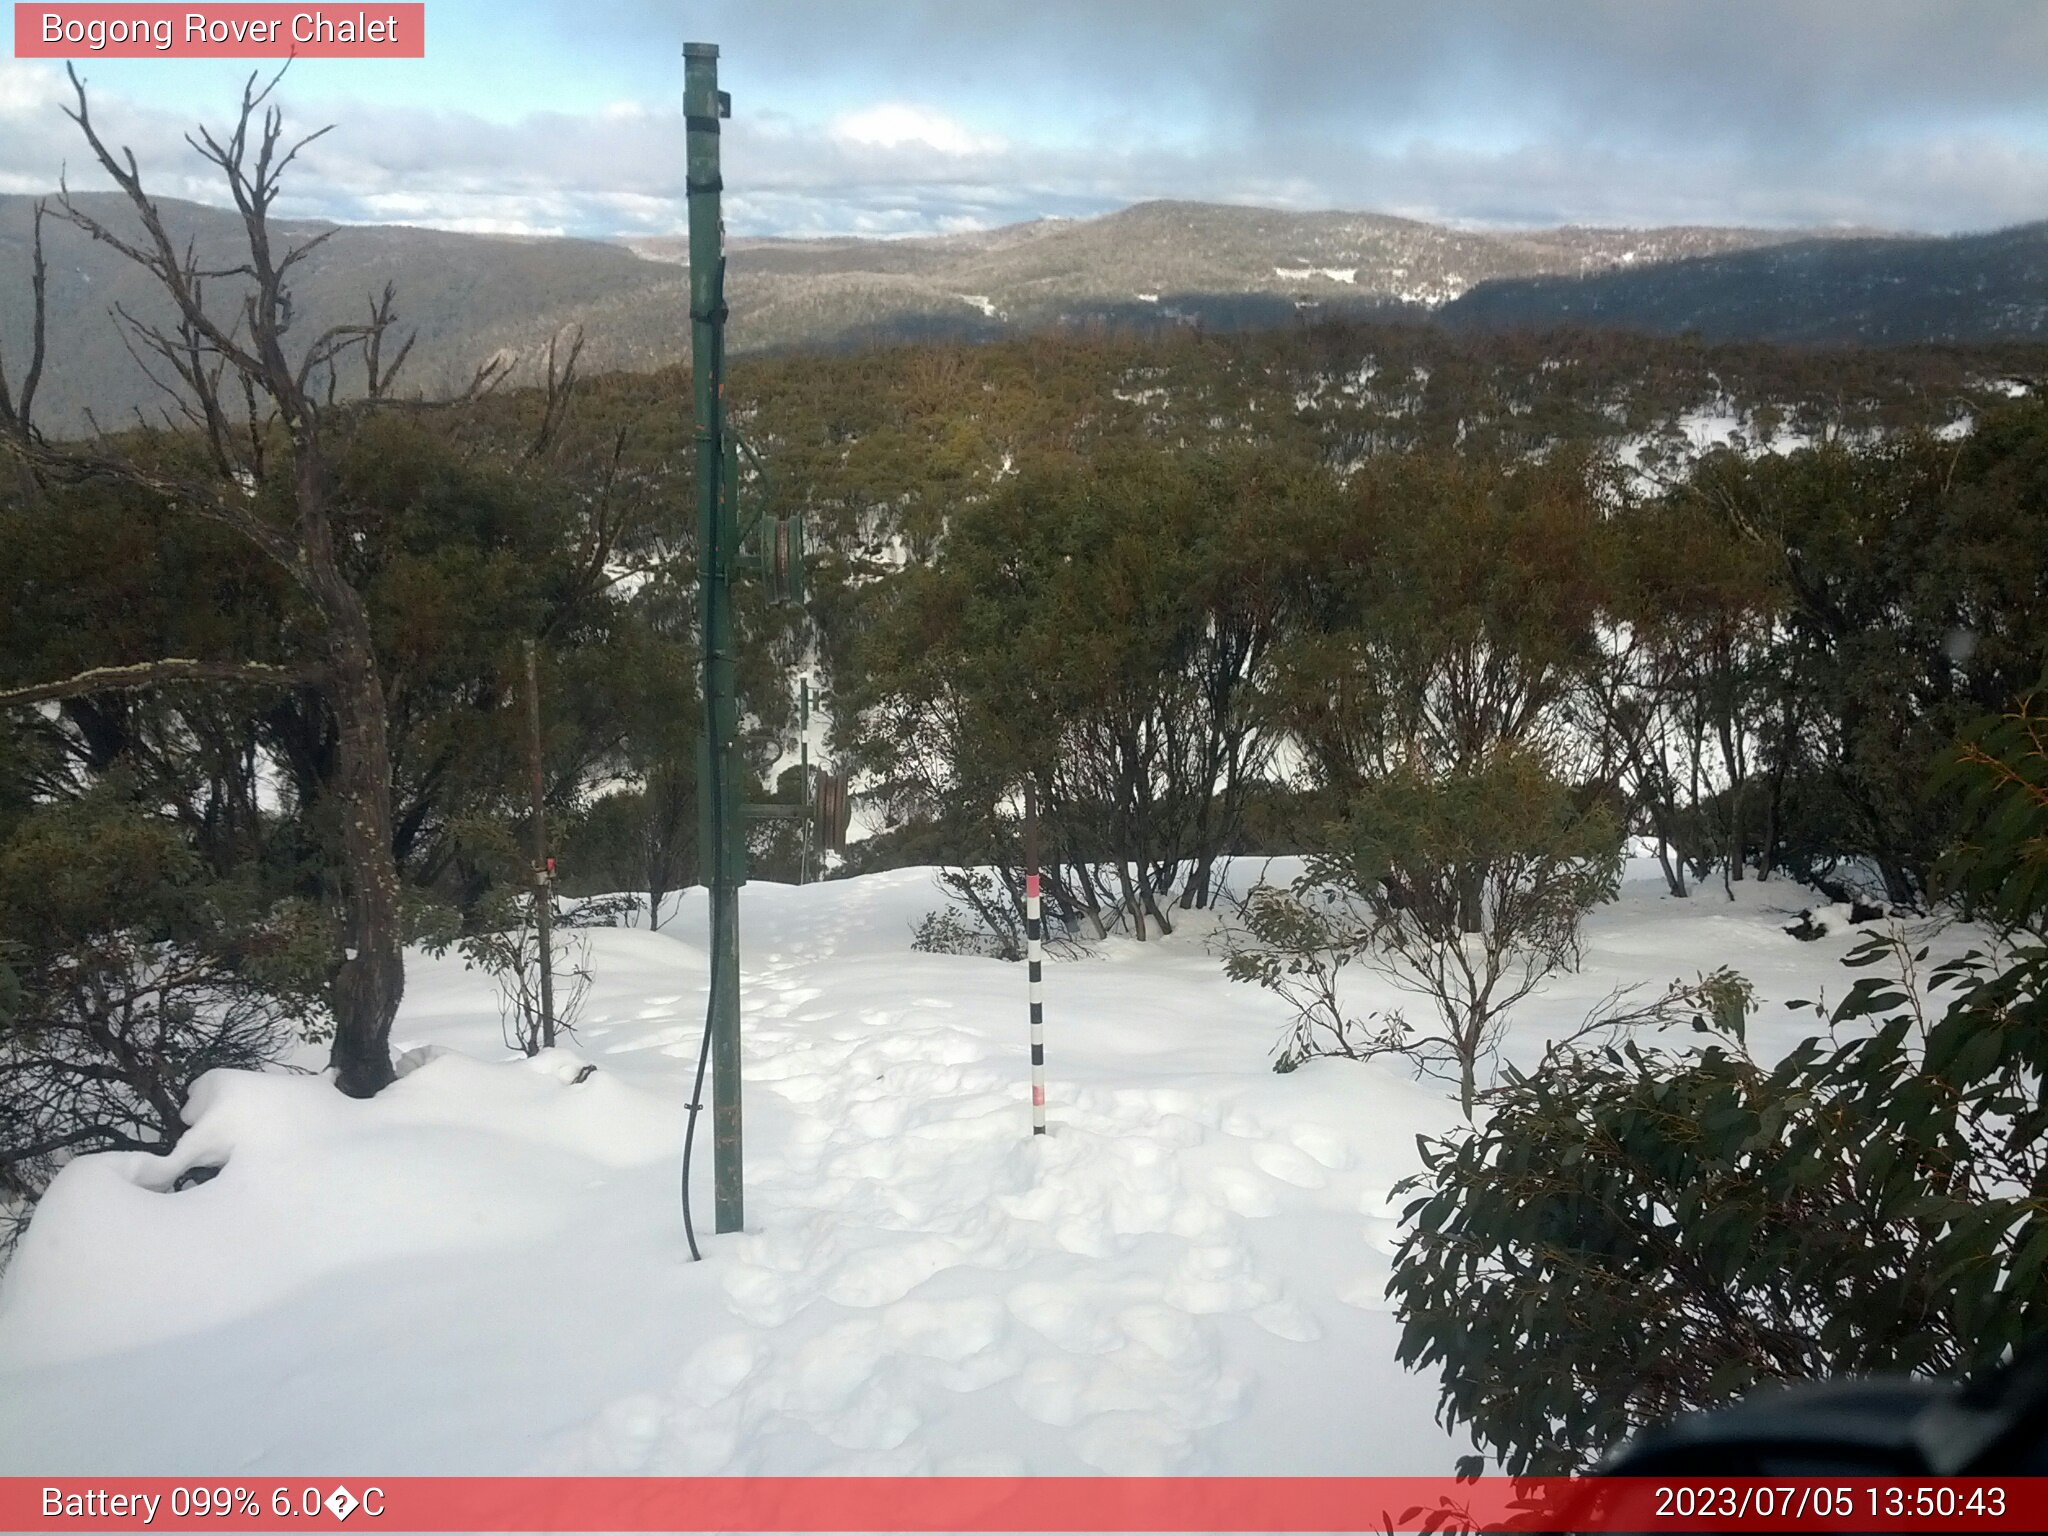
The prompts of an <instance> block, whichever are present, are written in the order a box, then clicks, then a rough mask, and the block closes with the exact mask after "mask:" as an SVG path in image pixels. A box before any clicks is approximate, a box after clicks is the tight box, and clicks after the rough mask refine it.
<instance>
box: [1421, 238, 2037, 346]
mask: <svg viewBox="0 0 2048 1536" xmlns="http://www.w3.org/2000/svg"><path fill="white" fill-rule="evenodd" d="M1441 318H1442V320H1443V321H1444V322H1445V323H1446V324H1449V325H1453V326H1462V327H1469V328H1472V329H1478V330H1502V329H1529V328H1537V329H1547V328H1551V327H1556V326H1591V327H1600V328H1609V329H1617V330H1633V331H1650V332H1663V333H1678V332H1684V331H1697V332H1698V333H1699V334H1700V335H1702V336H1704V337H1706V338H1707V339H1709V340H1715V341H1723V340H1735V339H1755V340H1761V341H1780V342H1836V341H1843V340H1854V341H1858V342H1866V343H1870V344H1874V345H1885V344H1890V343H1904V342H1922V341H1981V340H1988V339H1992V338H1997V339H2002V340H2020V339H2028V338H2038V337H2042V336H2048V222H2043V223H2038V224H2021V225H2016V226H2014V227H2013V228H2011V229H2002V230H1996V231H1993V232H1992V233H1990V234H1979V235H1950V236H1945V237H1923V238H1917V239H1915V238H1902V237H1897V236H1894V237H1891V238H1880V239H1871V238H1855V239H1832V240H1794V241H1788V242H1785V243H1782V244H1778V245H1774V246H1770V247H1768V248H1764V249H1756V250H1747V251H1734V252H1727V253H1721V254H1716V255H1709V256H1700V257H1694V258H1691V259H1686V260H1679V261H1673V262H1670V263H1666V264H1664V265H1660V266H1655V267H1645V268H1635V269H1632V270H1621V271H1607V272H1601V273H1597V274H1593V275H1589V276H1581V277H1556V276H1536V277H1524V278H1513V279H1505V280H1502V281H1498V282H1492V283H1486V284H1483V285H1481V286H1480V287H1477V288H1474V289H1473V290H1472V291H1470V292H1469V293H1466V294H1464V295H1463V296H1461V297H1460V298H1458V299H1457V300H1456V301H1455V302H1453V303H1451V304H1450V305H1448V306H1446V308H1445V309H1444V310H1443V312H1442V315H1441Z"/></svg>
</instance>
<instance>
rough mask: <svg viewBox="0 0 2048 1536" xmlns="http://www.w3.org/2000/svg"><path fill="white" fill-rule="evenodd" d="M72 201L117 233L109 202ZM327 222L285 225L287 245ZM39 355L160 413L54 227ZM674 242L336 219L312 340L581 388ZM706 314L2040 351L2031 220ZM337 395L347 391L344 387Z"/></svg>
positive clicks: (9, 204)
mask: <svg viewBox="0 0 2048 1536" xmlns="http://www.w3.org/2000/svg"><path fill="white" fill-rule="evenodd" d="M80 201H81V202H82V203H83V204H84V205H85V206H87V207H88V208H89V209H91V210H92V211H93V212H94V213H95V215H96V216H98V217H101V218H103V219H106V220H108V221H109V222H111V223H114V224H116V225H118V224H120V223H123V222H125V221H126V220H127V219H128V213H127V210H126V207H125V205H124V204H123V203H122V202H121V201H120V200H119V199H118V198H117V197H115V196H114V195H113V194H89V195H86V196H83V197H81V199H80ZM33 206H34V199H33V198H31V197H26V196H20V195H8V196H0V348H4V349H5V353H6V356H7V357H8V359H9V360H10V364H11V366H14V367H16V368H17V369H18V367H19V360H20V359H21V358H22V356H23V355H24V353H25V351H26V338H27V334H28V320H29V285H28V240H29V227H30V218H31V213H32V209H33ZM162 206H163V208H164V210H165V212H166V216H167V219H168V222H169V223H170V225H171V226H172V229H173V233H174V234H175V235H176V236H177V237H178V238H179V239H181V240H183V239H187V238H189V239H191V240H193V241H194V242H196V244H197V247H198V249H199V251H200V253H201V256H202V258H207V257H209V256H211V255H223V256H224V255H225V254H226V253H227V252H229V251H230V250H232V249H233V244H234V241H235V239H236V237H237V235H238V231H239V225H238V222H237V221H236V219H235V218H234V216H233V215H232V214H230V213H228V212H226V211H223V210H221V209H218V208H212V207H205V206H201V205H199V204H194V203H182V202H173V201H170V200H165V201H164V203H163V205H162ZM331 227H332V226H329V225H325V224H319V223H312V222H293V223H289V224H286V225H284V226H283V230H284V232H285V233H287V234H289V235H292V236H295V237H298V238H305V237H307V236H310V235H311V234H313V233H315V232H317V231H319V230H322V229H327V228H331ZM45 229H46V239H47V243H48V247H49V261H50V284H49V303H50V334H51V343H52V345H51V360H50V364H49V368H48V371H47V374H46V377H45V380H44V385H43V392H42V395H41V399H40V414H41V417H42V420H43V421H44V423H45V424H46V425H47V426H48V427H49V428H50V429H51V430H55V431H64V432H70V431H79V430H83V429H84V428H85V425H86V413H87V411H88V409H90V410H91V412H92V414H93V415H94V417H96V418H97V419H98V420H100V421H101V422H103V423H106V424H113V423H117V422H120V421H124V420H133V419H134V415H135V413H136V411H137V410H143V411H148V410H150V409H152V397H153V396H154V394H155V391H154V390H153V388H152V386H151V385H150V384H149V382H148V380H147V379H146V378H145V377H144V376H143V375H142V374H141V372H140V371H139V369H138V368H137V366H136V364H135V362H134V361H133V359H131V358H130V357H129V355H128V353H127V351H126V349H125V348H124V347H123V345H122V341H121V337H120V334H119V332H118V330H117V329H116V327H115V325H114V324H113V322H112V321H111V319H110V318H109V312H110V310H111V309H112V308H113V307H114V306H115V305H116V304H119V305H121V306H124V307H126V308H128V309H129V310H131V311H133V312H137V313H140V314H142V315H144V316H145V317H150V316H161V315H162V313H163V311H162V308H161V301H160V300H159V299H158V298H157V296H156V295H155V294H154V293H153V292H152V291H151V289H150V286H149V284H148V283H147V281H146V280H145V279H144V278H143V277H142V276H141V274H139V273H137V272H136V271H135V270H134V269H133V268H132V267H130V266H128V265H127V264H126V263H125V262H124V261H122V260H121V258H120V257H119V256H118V255H117V254H116V253H115V252H113V251H111V250H109V249H108V248H106V247H104V246H96V245H94V244H93V243H92V242H90V241H89V240H87V239H86V238H85V237H84V236H83V235H82V234H80V233H79V232H78V231H77V230H75V229H72V228H71V227H70V226H68V225H65V224H63V223H62V222H60V221H58V220H55V219H52V220H50V221H49V222H48V223H47V224H46V226H45ZM686 250H687V247H686V245H685V243H684V242H682V241H680V240H677V239H673V238H661V237H647V238H640V237H626V238H622V239H620V240H616V241H600V240H572V239H555V238H534V237H513V236H497V235H477V234H456V233H450V232H446V231H440V230H433V229H421V228H413V227H399V226H347V227H344V228H342V229H341V230H340V231H339V232H338V233H337V234H336V235H335V237H334V238H333V239H332V240H330V241H328V242H327V243H326V244H325V245H324V246H323V247H322V248H321V249H320V250H319V251H318V252H316V253H315V254H314V255H313V256H312V257H311V258H310V259H309V260H308V261H307V262H306V263H305V265H304V266H303V267H302V268H301V269H300V271H299V273H298V278H299V281H298V285H297V290H296V296H297V298H298V301H299V311H300V314H301V315H302V316H303V317H304V324H305V326H306V327H307V334H309V335H310V334H313V333H315V332H316V331H317V330H318V329H319V328H321V327H323V326H325V325H328V324H331V323H334V322H335V321H337V320H340V319H344V318H354V317H355V316H357V315H359V314H361V313H362V312H363V311H364V307H365V306H366V304H367V303H368V300H369V297H370V295H372V294H373V293H375V292H376V291H378V290H380V289H381V288H382V287H383V285H384V283H385V282H386V281H390V282H392V283H394V284H395V285H396V287H397V290H398V302H399V309H400V312H401V316H402V318H403V321H404V324H405V325H406V326H407V327H417V329H418V331H419V340H418V344H417V345H416V347H415V349H414V352H413V356H412V360H411V363H410V364H409V367H408V375H409V378H410V380H411V383H412V385H413V386H414V387H415V388H420V389H424V390H427V391H429V392H437V391H441V390H445V389H448V388H451V387H457V386H459V384H460V383H461V382H462V381H464V380H466V379H467V378H468V377H469V376H470V374H471V373H472V372H473V371H474V370H475V368H476V367H477V366H478V364H480V363H482V362H484V361H485V360H486V359H488V358H491V357H493V356H501V357H506V358H515V359H518V360H519V363H518V369H519V371H518V372H515V378H518V377H521V376H524V377H531V374H532V370H533V368H534V366H535V363H534V359H535V358H536V357H537V356H538V355H539V353H540V351H541V349H542V348H543V347H544V345H545V343H546V341H547V339H548V338H549V337H550V336H552V335H555V334H558V333H559V332H561V331H563V330H564V329H566V328H568V327H572V326H576V327H581V328H582V330H583V331H584V333H585V335H586V337H587V347H586V351H585V367H586V368H587V369H588V370H590V371H602V370H608V369H617V368H648V367H655V366H659V365H661V364H664V363H669V362H673V361H677V360H679V359H681V358H682V357H684V356H685V354H686V352H687V347H688V330H687V325H686V323H685V320H684V316H685V314H686V312H687V295H686V272H685V269H684V267H683V265H682V263H683V261H684V260H685V259H686ZM729 257H730V272H729V279H728V295H727V297H728V300H729V302H730V304H731V307H732V331H731V338H732V345H733V347H734V349H735V350H736V351H748V350H763V349H789V348H813V347H839V346H847V345H858V344H862V343H866V342H871V341H878V340H893V339H905V338H913V337H957V338H966V339H984V338H989V337H994V336H999V335H1009V334H1015V333H1017V332H1020V331H1027V330H1035V329H1043V328H1050V327H1057V326H1061V325H1068V324H1075V323H1086V322H1091V321H1100V322H1108V323H1112V324H1120V325H1135V326H1168V325H1175V324H1182V323H1201V324H1204V325H1209V326H1214V327H1223V328H1227V327H1235V326H1258V325H1267V324H1276V323H1286V322H1291V321H1293V320H1294V319H1295V318H1296V317H1297V316H1311V317H1313V316H1334V315H1364V316H1383V317H1405V318H1414V319H1425V318H1429V317H1432V316H1438V317H1441V318H1442V319H1444V320H1445V321H1446V322H1447V323H1450V324H1454V325H1460V326H1468V325H1469V326H1485V327H1492V326H1529V327H1551V326H1558V325H1626V326H1633V327H1637V328H1643V329H1651V330H1667V331H1668V330H1686V329H1701V330H1707V331H1710V332H1711V333H1712V334H1715V335H1755V336H1759V337H1769V338H1774V339H1791V340H1814V341H1847V342H1853V341H1887V342H1889V341H1907V340H1925V339H1958V340H1970V339H2000V338H2020V337H2032V336H2036V335H2040V334H2042V332H2043V325H2044V298H2043V295H2044V284H2043V283H2042V281H2041V277H2042V274H2043V272H2044V271H2048V225H2029V226H2023V227H2021V228H2018V229H2013V230H2007V231H2002V232H2000V233H1999V234H1996V235H1987V236H1971V237H1962V238H1959V239H1948V240H1934V239H1926V238H1916V237H1900V236H1875V235H1872V234H1871V233H1870V232H1868V231H1842V232H1817V231H1812V230H1803V231H1802V230H1762V229H1737V228H1729V229H1721V228H1710V227H1703V226H1681V227H1673V228H1661V229H1641V230H1633V229H1594V228H1583V227H1565V228H1558V229H1542V230H1466V229H1456V228H1451V227H1448V226H1444V225H1437V224H1428V223H1423V222H1419V221H1416V220H1412V219H1403V218H1395V217H1391V216H1388V215H1384V214H1368V213H1292V212H1280V211H1276V210H1272V209H1263V208H1247V207H1236V206H1222V205H1216V204H1206V203H1188V202H1152V203H1141V204H1138V205H1137V206H1135V207H1131V208H1127V209H1124V210H1122V211H1120V212H1117V213H1112V214H1107V215H1104V216H1102V217H1100V218H1094V219H1072V220H1069V219H1041V220H1036V221H1032V222H1029V223H1023V224H1015V225H1009V226H1006V227H1004V228H1000V229H994V230H987V231H979V232H973V233H964V234H952V235H942V236H934V237H926V238H916V239H895V240H880V239H863V238H855V237H842V238H834V239H817V240H787V239H736V240H734V241H732V242H731V248H730V251H729ZM340 383H341V387H342V388H343V389H344V390H346V389H349V388H351V387H352V381H351V380H350V379H349V378H348V377H347V375H346V374H344V376H343V378H342V379H341V381H340Z"/></svg>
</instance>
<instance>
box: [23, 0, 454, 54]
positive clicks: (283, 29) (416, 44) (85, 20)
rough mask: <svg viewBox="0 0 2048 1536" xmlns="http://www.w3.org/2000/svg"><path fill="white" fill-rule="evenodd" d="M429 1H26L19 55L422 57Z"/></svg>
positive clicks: (424, 46) (424, 48)
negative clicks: (258, 3) (407, 2)
mask: <svg viewBox="0 0 2048 1536" xmlns="http://www.w3.org/2000/svg"><path fill="white" fill-rule="evenodd" d="M426 53H427V8H426V6H425V5H424V4H419V3H414V4H391V5H385V4H376V3H370V4H364V3H362V0H357V3H355V4H352V5H351V4H337V5H322V4H315V5H121V4H112V3H95V4H74V5H22V4H17V5H16V6H15V7H14V56H15V57H16V58H18V59H230V58H248V59H285V58H293V57H297V58H305V59H420V58H425V57H426Z"/></svg>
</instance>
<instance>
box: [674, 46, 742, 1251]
mask: <svg viewBox="0 0 2048 1536" xmlns="http://www.w3.org/2000/svg"><path fill="white" fill-rule="evenodd" d="M731 112H732V103H731V101H730V99H729V98H728V97H727V96H726V94H725V93H724V92H723V91H721V90H719V88H718V46H717V45H716V44H715V43H685V44H684V45H683V114H684V126H685V128H686V129H687V132H688V146H689V154H688V159H687V171H686V175H687V181H686V183H685V185H686V187H687V190H688V193H689V209H690V387H691V394H692V396H693V403H694V408H695V413H696V449H697V454H696V465H697V566H698V570H697V575H698V593H699V607H700V610H701V614H702V625H703V649H704V744H703V749H702V751H701V752H700V754H699V756H698V785H697V802H698V823H697V825H698V847H699V849H700V855H701V862H702V864H703V865H704V883H705V886H706V888H707V891H708V894H709V896H710V903H711V999H710V1026H711V1074H712V1076H711V1145H712V1155H713V1186H714V1190H715V1203H716V1230H718V1231H720V1232H737V1231H739V1230H740V1227H741V1226H742V1224H743V1223H744V1222H745V1220H746V1200H745V1193H744V1182H743V1179H742V1176H741V1164H740V1153H741V1138H740V882H741V881H742V880H743V879H744V878H745V870H744V868H743V861H744V858H745V848H744V845H743V844H742V843H741V841H740V840H741V838H742V837H743V836H744V829H743V827H742V824H741V819H740V796H739V788H740V786H739V773H738V768H739V763H738V756H737V753H736V751H735V745H734V743H735V738H736V737H737V735H738V728H739V701H738V697H737V688H736V675H735V674H736V668H735V655H734V651H735V641H734V634H733V622H732V575H733V570H732V568H733V563H734V560H735V558H736V556H737V555H738V552H739V526H738V524H739V518H738V513H737V508H736V506H735V502H736V494H735V493H736V491H737V489H738V488H737V486H735V485H732V484H729V483H728V474H727V464H728V462H729V455H728V445H727V442H726V433H725V225H724V221H723V219H722V217H721V215H720V212H719V192H720V191H721V189H722V188H723V186H724V183H723V182H722V181H721V180H720V178H719V162H718V124H719V119H721V118H723V117H728V116H730V115H731Z"/></svg>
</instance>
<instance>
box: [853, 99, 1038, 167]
mask: <svg viewBox="0 0 2048 1536" xmlns="http://www.w3.org/2000/svg"><path fill="white" fill-rule="evenodd" d="M827 131H828V132H829V133H830V134H831V136H832V137H833V138H835V139H837V140H839V141H840V142H841V143H843V144H854V145H860V146H863V147H868V148H874V149H903V148H905V147H915V148H922V149H935V150H937V151H938V152H939V153H940V154H942V155H987V154H995V153H997V152H999V151H1000V150H1001V149H1002V148H1003V147H1004V146H1003V141H1002V140H1001V139H999V138H995V137H992V136H990V135H987V134H980V133H976V132H974V131H973V130H972V129H970V128H968V127H967V125H966V124H964V123H962V122H960V121H959V120H958V119H957V118H952V117H948V116H947V115H946V114H945V113H943V112H934V111H932V110H931V109H930V108H929V107H917V106H911V105H910V104H908V103H907V102H900V101H888V102H883V103H881V104H880V105H878V106H872V107H863V108H861V109H860V110H859V111H858V112H846V113H842V114H841V115H840V116H838V117H835V118H834V119H833V120H832V124H831V126H830V128H829V129H828V130H827Z"/></svg>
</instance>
